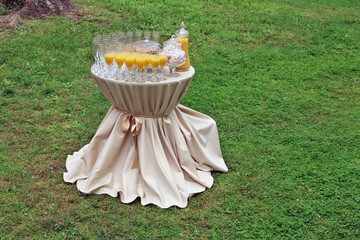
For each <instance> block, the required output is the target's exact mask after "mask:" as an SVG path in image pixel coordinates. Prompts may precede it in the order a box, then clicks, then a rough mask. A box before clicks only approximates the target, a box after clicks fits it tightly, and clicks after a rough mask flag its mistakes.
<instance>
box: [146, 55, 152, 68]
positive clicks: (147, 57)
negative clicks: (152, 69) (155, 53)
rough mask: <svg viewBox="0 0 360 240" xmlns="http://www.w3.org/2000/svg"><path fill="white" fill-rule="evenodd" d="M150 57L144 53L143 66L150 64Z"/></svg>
mask: <svg viewBox="0 0 360 240" xmlns="http://www.w3.org/2000/svg"><path fill="white" fill-rule="evenodd" d="M150 61H151V57H150V55H149V54H145V68H148V67H149V65H150Z"/></svg>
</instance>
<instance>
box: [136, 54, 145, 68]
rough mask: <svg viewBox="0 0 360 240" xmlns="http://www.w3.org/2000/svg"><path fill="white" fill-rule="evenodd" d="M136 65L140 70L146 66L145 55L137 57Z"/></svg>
mask: <svg viewBox="0 0 360 240" xmlns="http://www.w3.org/2000/svg"><path fill="white" fill-rule="evenodd" d="M136 66H137V68H138V69H139V71H141V70H142V69H143V68H144V66H145V57H143V56H139V57H136Z"/></svg>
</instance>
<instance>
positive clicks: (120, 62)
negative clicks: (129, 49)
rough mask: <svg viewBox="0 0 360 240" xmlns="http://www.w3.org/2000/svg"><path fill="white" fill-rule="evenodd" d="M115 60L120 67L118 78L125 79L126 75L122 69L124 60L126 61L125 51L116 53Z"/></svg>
mask: <svg viewBox="0 0 360 240" xmlns="http://www.w3.org/2000/svg"><path fill="white" fill-rule="evenodd" d="M115 62H116V64H117V65H118V67H119V68H118V70H117V74H116V78H117V79H118V80H122V79H124V76H123V71H122V70H121V68H122V66H123V65H124V62H125V54H124V53H117V54H115Z"/></svg>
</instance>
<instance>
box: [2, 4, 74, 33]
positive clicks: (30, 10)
mask: <svg viewBox="0 0 360 240" xmlns="http://www.w3.org/2000/svg"><path fill="white" fill-rule="evenodd" d="M0 1H1V3H2V4H3V5H4V6H5V7H7V8H8V9H14V8H18V10H16V11H13V12H11V13H9V14H6V15H4V16H0V27H2V28H6V29H16V27H17V23H18V20H19V19H20V18H44V17H47V16H51V15H62V16H65V17H68V18H72V19H74V18H78V17H79V15H78V14H77V8H78V6H77V5H76V4H74V3H72V2H70V0H0Z"/></svg>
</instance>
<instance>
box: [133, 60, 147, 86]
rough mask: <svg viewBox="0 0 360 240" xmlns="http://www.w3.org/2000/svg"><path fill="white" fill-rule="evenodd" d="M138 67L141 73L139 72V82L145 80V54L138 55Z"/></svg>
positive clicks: (137, 78)
mask: <svg viewBox="0 0 360 240" xmlns="http://www.w3.org/2000/svg"><path fill="white" fill-rule="evenodd" d="M135 63H136V67H137V69H138V70H139V73H138V74H137V77H136V80H137V81H138V82H145V74H144V70H145V56H144V55H143V54H141V55H138V56H136V61H135Z"/></svg>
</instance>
